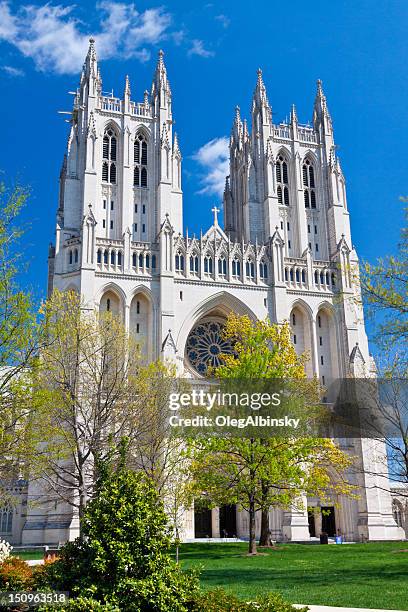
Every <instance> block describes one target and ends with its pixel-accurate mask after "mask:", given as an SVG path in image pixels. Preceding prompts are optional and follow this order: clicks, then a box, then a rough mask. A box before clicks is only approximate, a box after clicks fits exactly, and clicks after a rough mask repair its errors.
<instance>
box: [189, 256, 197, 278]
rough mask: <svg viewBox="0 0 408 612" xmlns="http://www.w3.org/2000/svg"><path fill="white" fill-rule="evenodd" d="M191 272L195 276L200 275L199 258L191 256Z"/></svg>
mask: <svg viewBox="0 0 408 612" xmlns="http://www.w3.org/2000/svg"><path fill="white" fill-rule="evenodd" d="M190 272H192V273H193V274H198V256H197V255H191V256H190Z"/></svg>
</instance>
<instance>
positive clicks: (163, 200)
mask: <svg viewBox="0 0 408 612" xmlns="http://www.w3.org/2000/svg"><path fill="white" fill-rule="evenodd" d="M182 213H183V202H182V190H181V153H180V148H179V143H178V138H177V135H176V134H174V133H173V106H172V94H171V89H170V84H169V80H168V77H167V72H166V68H165V64H164V60H163V53H162V52H160V53H159V57H158V61H157V66H156V70H155V73H154V78H153V83H152V87H151V91H150V92H148V91H145V93H144V96H143V100H142V101H141V102H134V101H132V99H131V89H130V83H129V79H128V78H126V81H125V88H124V93H123V96H122V97H121V98H117V97H114V96H113V94H112V95H106V94H104V93H103V91H102V78H101V74H100V71H99V68H98V63H97V58H96V51H95V47H94V41H93V40H92V39H91V41H90V46H89V50H88V54H87V57H86V60H85V63H84V67H83V70H82V74H81V79H80V84H79V88H78V89H77V92H76V95H75V99H74V106H73V111H72V120H71V130H70V134H69V139H68V148H67V152H66V155H65V158H64V163H63V167H62V170H61V175H60V196H59V205H58V211H57V226H56V242H55V247H51V248H50V253H49V276H48V281H49V291H50V292H51V291H52V289H53V288H58V289H60V290H65V289H68V288H72V289H75V290H77V291H79V292H80V293H81V294H82V295H83V298H84V300H85V302H86V303H87V304H88V305H89V307H92V308H93V307H97V308H100V309H101V310H112V311H115V312H117V313H118V314H120V316H121V317H122V318H123V321H124V323H125V325H126V326H127V328H128V330H129V332H130V333H132V334H134V335H135V337H136V338H137V339H138V340H139V341H140V345H141V346H142V349H143V351H144V354H145V356H146V359H157V358H163V359H169V360H172V361H175V362H176V364H177V368H178V371H179V372H180V373H184V374H185V375H187V376H193V377H200V376H203V375H205V373H206V370H207V368H208V366H209V365H217V363H218V359H219V357H218V355H219V353H220V352H221V351H225V350H226V347H225V346H224V345H223V338H222V327H223V325H224V322H225V319H226V317H227V316H228V313H230V312H231V311H233V312H237V313H239V314H247V315H248V316H250V317H251V318H252V319H254V320H256V319H265V318H266V317H269V319H270V320H271V321H272V322H278V323H281V322H283V321H285V320H289V321H290V324H291V328H292V340H293V343H294V345H295V347H296V349H297V350H298V351H299V352H303V351H305V350H306V351H308V353H309V355H310V360H309V362H308V365H307V368H308V373H309V374H310V375H312V374H315V375H316V376H318V377H319V379H320V380H321V382H322V383H323V384H324V385H327V384H328V383H329V382H330V380H332V379H333V378H336V377H345V376H365V375H368V374H369V373H370V372H371V371H372V369H373V364H372V359H371V357H370V354H369V349H368V342H367V336H366V333H365V327H364V320H363V315H362V310H361V307H360V306H359V300H358V299H355V298H356V296H358V295H359V287H358V284H356V281H355V279H354V278H353V277H352V275H351V272H350V270H351V268H352V267H353V265H357V255H356V253H355V251H354V249H353V246H352V242H351V235H350V223H349V213H348V210H347V200H346V189H345V181H344V177H343V174H342V171H341V167H340V163H339V160H338V158H337V156H336V148H335V142H334V136H333V127H332V121H331V117H330V114H329V111H328V107H327V103H326V98H325V96H324V93H323V90H322V86H321V83H320V82H318V86H317V94H316V99H315V103H314V111H313V123H312V126H309V125H301V124H300V123H299V122H298V118H297V114H296V110H295V107H293V108H292V111H291V115H290V121H289V123H281V124H278V125H276V124H274V123H273V121H272V111H271V106H270V104H269V101H268V97H267V94H266V89H265V85H264V82H263V79H262V73H261V71H260V70H259V71H258V78H257V83H256V87H255V92H254V95H253V99H252V109H251V126H250V127H248V125H247V123H246V121H245V120H244V121H243V120H242V119H241V116H240V111H239V109H238V108H237V109H236V113H235V118H234V122H233V127H232V132H231V138H230V174H229V176H228V177H226V183H225V192H224V221H225V223H224V229H223V228H221V227H220V225H219V224H218V220H217V215H216V212H215V218H214V223H213V225H212V226H211V227H210V228H209V229H208V230H207V231H206V232H205V233H201V235H200V236H199V237H196V236H188V235H184V234H183V219H182ZM359 444H360V442H359ZM360 446H361V444H360ZM355 452H356V453H357V454H359V455H360V456H362V455H363V454H364V453H363V451H362V448H360V447H359V448H358V449H357V448H356V449H355ZM371 471H374V473H375V470H371ZM366 478H368V477H366ZM371 478H372V479H374V478H375V477H374V476H371ZM366 486H369V483H368V484H367V483H362V487H363V489H364V488H365V487H366ZM370 486H371V485H370ZM383 489H384V487H383ZM385 489H386V487H385ZM364 490H365V489H364ZM313 503H317V500H314V501H313V500H309V504H313ZM336 512H337V511H336ZM239 514H242V517H241V519H242V520H241V519H240V520H241V523H240V525H241V526H240V527H239V529H240V530H241V532H244V531H245V529H246V527H245V520H246V519H245V516H244V514H243V513H239ZM284 515H285V516H284ZM44 520H45V521H46V520H47V519H44ZM189 521H190V522H189ZM336 521H337V528H339V529H341V530H342V532H343V533H344V534H347V537H348V538H350V539H353V538H354V539H356V538H359V537H361V536H364V537H370V538H376V539H390V538H393V537H396V534H397V527H396V525H395V523H394V521H393V519H392V513H391V502H390V496H389V494H387V493H386V492H384V491H381V492H378V493H375V494H374V493H373V491H372V487H371V492H370V496H368V495H365V494H363V495H362V497H361V499H360V500H359V501H356V500H354V501H348V502H347V503H346V504H345V505H344V506H343V510H341V511H340V510H339V511H338V512H337V515H336ZM37 522H38V521H37ZM272 522H273V524H274V525H275V527H274V531H275V533H274V535H275V538H276V539H279V538H281V539H282V538H289V539H297V540H299V539H300V540H302V539H308V538H309V537H310V528H309V526H308V520H307V514H306V515H305V514H304V513H303V514H302V513H299V512H297V511H292V512H289V513H284V512H282V513H280V514H279V513H277V514H276V516H274V518H273V521H272ZM193 523H194V520H193V518H191V517H190V519H188V518H187V519H186V529H185V533H186V534H187V536H188V537H193V536H194V525H193ZM214 525H215V523H214ZM45 528H46V527H44V526H43V529H45ZM214 529H215V532H216V526H215V527H214ZM237 529H238V528H237ZM239 529H238V530H239ZM64 533H65V532H64ZM67 534H68V535H70V532H69V529H68V531H67V532H66V533H65V535H66V536H67ZM59 535H60V536H61V537H59V539H63V537H62V536H63V534H59ZM38 538H39V539H41V536H40V535H38ZM57 541H58V538H57Z"/></svg>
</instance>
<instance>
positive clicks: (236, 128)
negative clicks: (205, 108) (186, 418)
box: [231, 105, 243, 141]
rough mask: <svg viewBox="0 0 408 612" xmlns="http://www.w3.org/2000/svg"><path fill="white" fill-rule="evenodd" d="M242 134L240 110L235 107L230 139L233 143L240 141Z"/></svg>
mask: <svg viewBox="0 0 408 612" xmlns="http://www.w3.org/2000/svg"><path fill="white" fill-rule="evenodd" d="M242 132H243V125H242V119H241V109H240V108H239V106H238V105H237V106H236V107H235V117H234V123H233V124H232V132H231V139H232V140H235V141H239V140H241V137H242Z"/></svg>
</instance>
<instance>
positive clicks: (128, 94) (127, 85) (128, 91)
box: [123, 75, 131, 98]
mask: <svg viewBox="0 0 408 612" xmlns="http://www.w3.org/2000/svg"><path fill="white" fill-rule="evenodd" d="M130 94H131V91H130V81H129V75H126V79H125V90H124V93H123V97H124V98H125V97H126V96H129V98H130Z"/></svg>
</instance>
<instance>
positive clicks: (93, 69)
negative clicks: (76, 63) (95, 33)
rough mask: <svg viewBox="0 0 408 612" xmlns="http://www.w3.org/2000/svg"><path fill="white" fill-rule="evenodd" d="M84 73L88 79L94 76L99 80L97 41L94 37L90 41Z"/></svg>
mask: <svg viewBox="0 0 408 612" xmlns="http://www.w3.org/2000/svg"><path fill="white" fill-rule="evenodd" d="M83 72H84V74H85V76H87V77H90V76H94V77H95V78H97V75H98V64H97V57H96V50H95V39H94V38H92V37H91V38H90V39H89V47H88V53H87V56H86V58H85V63H84V68H83Z"/></svg>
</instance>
